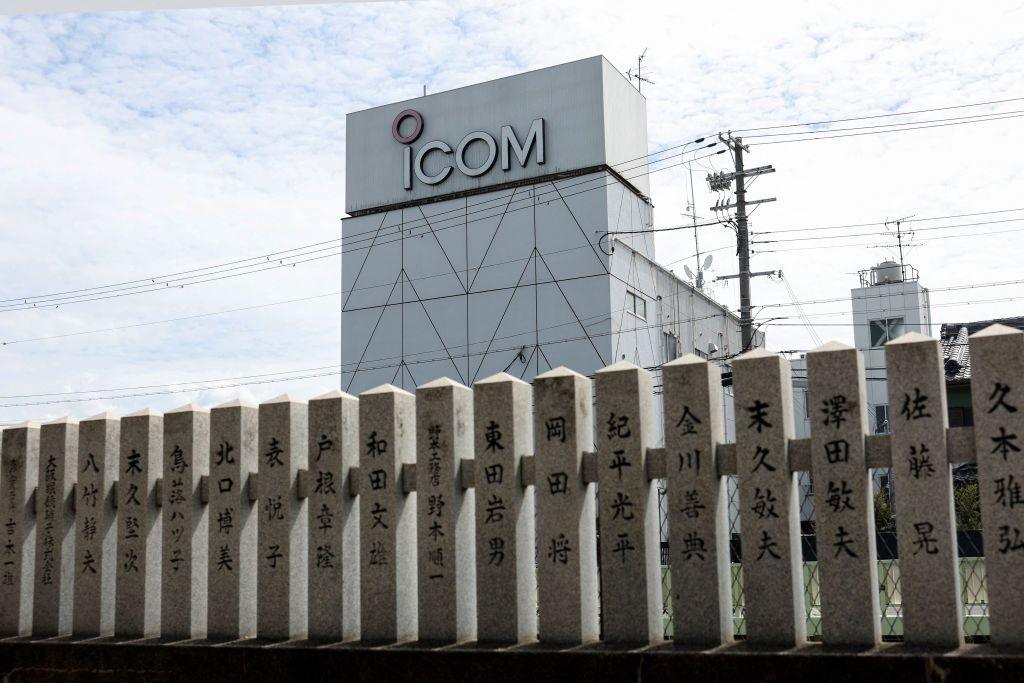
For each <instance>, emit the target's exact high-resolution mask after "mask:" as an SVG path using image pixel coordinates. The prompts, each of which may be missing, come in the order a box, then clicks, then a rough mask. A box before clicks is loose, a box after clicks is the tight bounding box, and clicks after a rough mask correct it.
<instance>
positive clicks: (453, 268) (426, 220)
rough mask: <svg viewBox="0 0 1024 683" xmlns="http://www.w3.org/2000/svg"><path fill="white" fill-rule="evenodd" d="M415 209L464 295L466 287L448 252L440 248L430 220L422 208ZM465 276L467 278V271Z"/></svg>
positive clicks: (467, 258) (467, 263)
mask: <svg viewBox="0 0 1024 683" xmlns="http://www.w3.org/2000/svg"><path fill="white" fill-rule="evenodd" d="M416 208H417V209H419V210H420V215H421V216H423V221H424V222H425V223H426V224H427V229H429V230H430V234H431V235H433V236H434V241H435V242H437V248H438V249H440V250H441V253H442V254H444V260H445V261H447V262H448V266H449V267H450V268H451V269H452V275H454V276H455V279H456V280H458V282H459V287H461V288H462V292H463V294H465V293H466V292H468V291H469V290H468V289H467V288H466V285H465V284H463V282H462V278H460V277H459V271H458V270H456V268H455V265H454V264H453V263H452V260H451V259H450V258H449V257H448V252H447V251H445V250H444V246H442V244H441V240H440V239H438V237H437V233H436V232H434V226H432V225H431V224H430V219H428V218H427V214H426V213H424V212H423V206H422V205H421V206H417V207H416ZM466 268H467V269H468V268H469V254H466ZM466 275H467V277H468V275H469V273H468V270H467V273H466ZM410 284H411V283H410Z"/></svg>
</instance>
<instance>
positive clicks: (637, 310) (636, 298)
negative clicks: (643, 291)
mask: <svg viewBox="0 0 1024 683" xmlns="http://www.w3.org/2000/svg"><path fill="white" fill-rule="evenodd" d="M626 310H627V311H629V312H630V313H632V314H633V315H635V316H636V317H638V318H640V319H641V320H647V299H645V298H643V296H641V295H639V294H636V293H635V292H630V291H628V290H627V291H626Z"/></svg>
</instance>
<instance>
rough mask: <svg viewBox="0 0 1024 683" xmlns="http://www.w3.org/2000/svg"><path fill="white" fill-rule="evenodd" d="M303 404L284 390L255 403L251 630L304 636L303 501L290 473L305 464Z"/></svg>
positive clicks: (268, 634)
mask: <svg viewBox="0 0 1024 683" xmlns="http://www.w3.org/2000/svg"><path fill="white" fill-rule="evenodd" d="M308 421H309V414H308V406H307V405H306V402H305V401H299V400H296V399H294V398H292V397H291V396H289V395H288V394H283V395H281V396H278V397H277V398H275V399H272V400H270V401H266V402H264V403H261V404H260V424H259V433H260V438H259V464H258V471H259V475H260V476H259V494H260V495H259V506H260V509H259V515H260V519H259V523H258V524H257V534H258V535H259V551H258V556H257V563H256V593H257V595H256V635H257V637H259V638H267V639H287V638H305V637H306V633H307V628H308V623H309V622H308V612H307V607H308V597H309V594H308V592H307V585H306V581H307V579H308V578H309V576H308V573H307V571H308V566H307V563H306V561H307V559H308V558H307V552H308V542H309V538H308V536H307V532H308V521H309V520H308V518H307V513H306V501H305V500H299V497H298V491H297V484H296V475H297V473H298V471H299V470H300V469H305V468H306V466H307V464H308V463H307V453H308V451H307V448H308V443H307V438H308V432H309V422H308Z"/></svg>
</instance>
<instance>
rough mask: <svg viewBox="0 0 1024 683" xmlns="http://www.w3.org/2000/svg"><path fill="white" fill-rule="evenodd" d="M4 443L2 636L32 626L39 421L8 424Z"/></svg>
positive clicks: (0, 452) (0, 467)
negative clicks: (32, 505)
mask: <svg viewBox="0 0 1024 683" xmlns="http://www.w3.org/2000/svg"><path fill="white" fill-rule="evenodd" d="M2 443H3V445H2V447H0V520H2V523H3V531H2V532H0V537H2V539H3V548H2V549H0V637H7V636H27V635H29V634H30V633H31V631H32V593H33V589H34V588H35V576H34V574H35V571H34V570H35V563H34V560H35V554H36V526H35V511H34V510H32V509H31V508H30V507H29V499H30V497H31V496H32V489H34V488H35V486H36V481H37V479H38V477H39V471H38V468H39V425H38V424H37V423H35V422H24V423H22V424H20V425H18V426H16V427H7V428H6V429H4V431H3V434H2Z"/></svg>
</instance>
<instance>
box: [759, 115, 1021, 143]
mask: <svg viewBox="0 0 1024 683" xmlns="http://www.w3.org/2000/svg"><path fill="white" fill-rule="evenodd" d="M1017 114H1024V109H1015V110H1012V111H1002V112H988V113H985V114H973V115H970V116H952V117H948V118H944V119H926V120H924V121H904V122H895V123H880V124H877V125H873V126H848V127H846V128H832V129H829V130H824V131H821V132H823V133H832V132H836V133H841V132H847V131H854V130H875V129H879V128H892V129H893V130H900V129H901V128H903V127H905V126H914V125H919V124H924V123H946V122H949V121H959V122H962V123H978V122H980V120H987V119H990V118H1002V117H1007V116H1011V115H1017ZM812 125H813V124H812ZM809 132H817V131H793V132H787V133H753V134H751V135H749V136H748V137H752V138H775V137H786V136H792V135H807V134H808V133H809Z"/></svg>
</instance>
